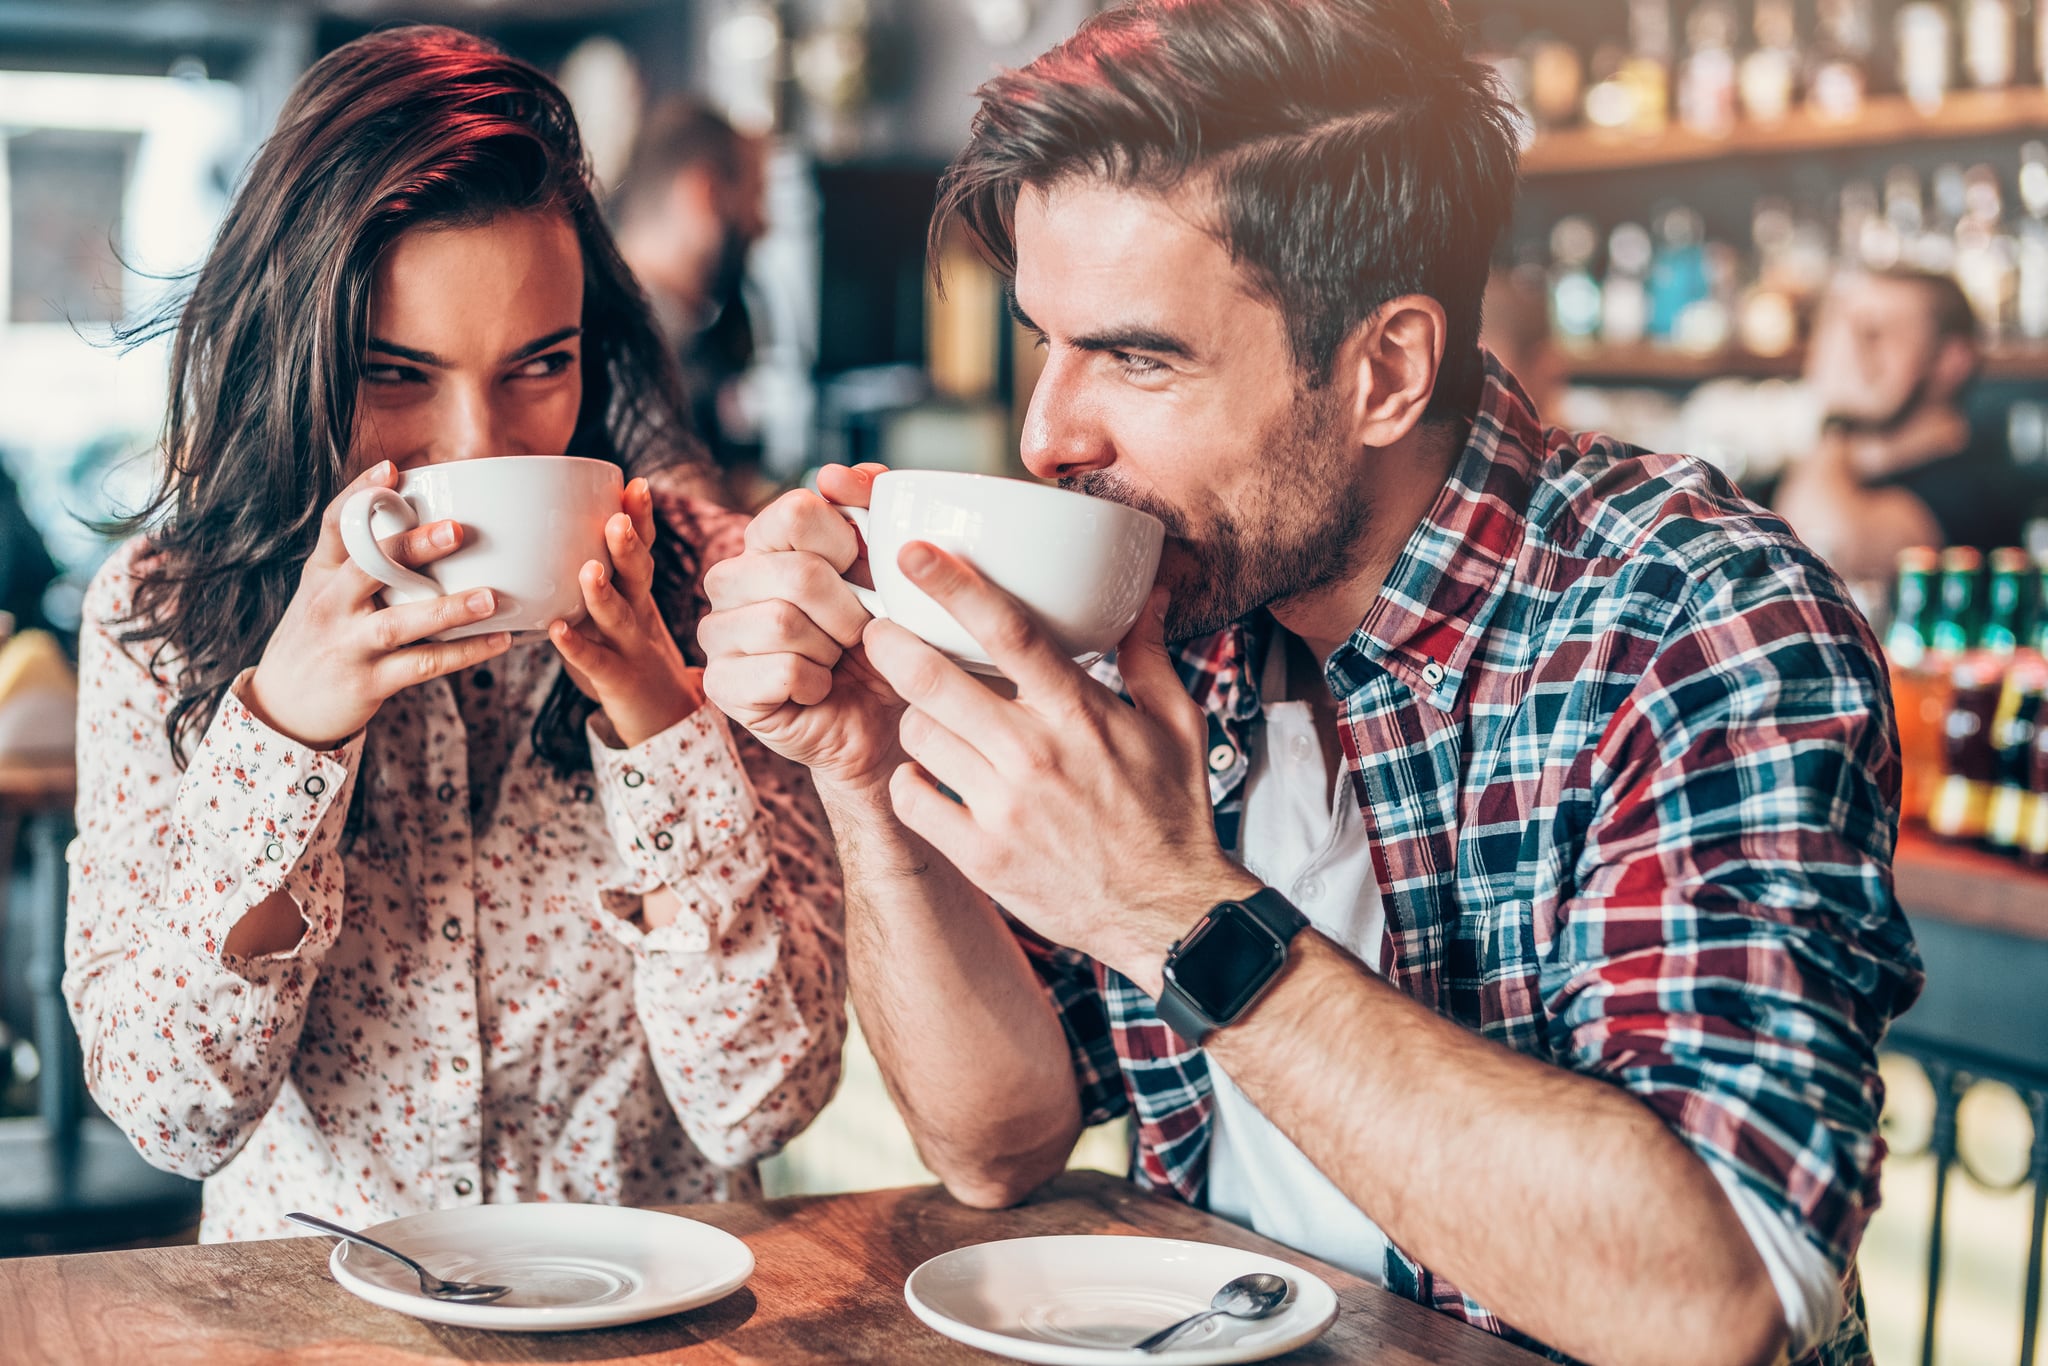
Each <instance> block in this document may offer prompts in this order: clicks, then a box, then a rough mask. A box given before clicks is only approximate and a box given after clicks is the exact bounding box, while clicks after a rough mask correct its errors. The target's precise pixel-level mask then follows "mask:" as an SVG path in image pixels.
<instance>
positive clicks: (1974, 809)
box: [1927, 546, 2004, 842]
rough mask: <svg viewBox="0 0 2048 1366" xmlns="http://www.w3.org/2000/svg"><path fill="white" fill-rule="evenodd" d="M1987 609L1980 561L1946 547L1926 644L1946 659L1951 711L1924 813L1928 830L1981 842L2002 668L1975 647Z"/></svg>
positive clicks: (1993, 770) (1993, 773) (1994, 762)
mask: <svg viewBox="0 0 2048 1366" xmlns="http://www.w3.org/2000/svg"><path fill="white" fill-rule="evenodd" d="M1984 606H1985V583H1984V557H1983V556H1982V555H1981V554H1980V553H1979V552H1977V551H1976V550H1973V549H1971V548H1969V547H1967V546H1950V547H1949V548H1948V549H1947V550H1944V551H1943V552H1942V553H1941V610H1940V615H1939V616H1937V617H1936V619H1935V623H1934V636H1933V640H1932V642H1931V644H1932V646H1933V650H1932V653H1933V654H1934V655H1936V656H1937V657H1938V659H1939V657H1946V660H1947V661H1948V671H1947V672H1948V706H1947V709H1946V712H1945V714H1944V716H1943V718H1942V725H1941V781H1940V782H1939V783H1938V784H1937V785H1936V787H1935V789H1934V796H1933V800H1932V802H1931V804H1930V805H1929V807H1928V812H1927V828H1928V829H1929V830H1930V831H1932V832H1933V833H1934V834H1935V835H1936V836H1938V837H1940V838H1942V839H1945V840H1956V841H1961V842H1971V841H1976V840H1979V839H1982V838H1983V836H1984V831H1985V821H1986V819H1987V817H1988V816H1989V814H1990V806H1991V788H1992V784H1993V783H1994V782H1995V781H1996V780H1997V776H1998V774H1997V768H1998V756H1997V752H1996V751H1995V750H1994V749H1993V747H1992V743H1991V723H1992V720H1993V717H1994V716H1995V715H1996V713H1997V710H1998V693H1999V687H2000V684H2001V683H2002V682H2003V678H2004V664H2003V661H2002V660H2001V659H2000V658H1999V657H1998V656H1996V655H1994V654H1992V653H1990V652H1988V651H1985V650H1980V649H1978V648H1977V647H1978V644H1979V640H1980V637H1981V634H1982V631H1983V623H1984ZM1937 667H1939V663H1938V662H1937Z"/></svg>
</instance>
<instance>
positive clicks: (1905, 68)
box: [1896, 0, 1955, 114]
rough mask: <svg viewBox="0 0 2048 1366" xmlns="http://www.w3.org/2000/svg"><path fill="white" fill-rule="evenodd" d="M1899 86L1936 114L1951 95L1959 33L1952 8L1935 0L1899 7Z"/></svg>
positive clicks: (1921, 108) (1925, 111)
mask: <svg viewBox="0 0 2048 1366" xmlns="http://www.w3.org/2000/svg"><path fill="white" fill-rule="evenodd" d="M1896 22H1897V25H1898V51H1899V87H1900V88H1901V89H1902V90H1904V91H1905V92H1906V98H1907V99H1908V100H1910V101H1911V102H1912V104H1913V107H1914V108H1915V109H1918V110H1919V111H1920V112H1921V113H1923V114H1932V113H1934V112H1935V111H1936V110H1938V109H1940V108H1941V106H1942V102H1943V101H1944V100H1946V99H1947V98H1948V91H1949V84H1950V82H1951V80H1952V79H1953V74H1952V73H1953V71H1954V66H1955V50H1954V41H1955V35H1954V31H1953V29H1952V27H1951V26H1950V23H1949V14H1948V10H1947V9H1946V8H1944V7H1943V6H1941V5H1938V4H1935V3H1934V0H1913V3H1911V4H1908V5H1902V6H1900V8H1899V12H1898V18H1897V21H1896Z"/></svg>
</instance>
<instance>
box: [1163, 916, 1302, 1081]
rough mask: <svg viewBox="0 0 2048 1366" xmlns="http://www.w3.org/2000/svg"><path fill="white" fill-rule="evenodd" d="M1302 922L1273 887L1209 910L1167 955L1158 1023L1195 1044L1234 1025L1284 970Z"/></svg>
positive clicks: (1178, 940) (1175, 943)
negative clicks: (1289, 951) (1215, 1032)
mask: <svg viewBox="0 0 2048 1366" xmlns="http://www.w3.org/2000/svg"><path fill="white" fill-rule="evenodd" d="M1307 925H1308V918H1307V917H1306V916H1304V915H1303V914H1302V913H1301V912H1300V911H1297V910H1295V909H1294V906H1293V904H1292V903H1291V902H1289V901H1288V900H1287V898H1286V897H1284V896H1282V895H1280V893H1278V892H1276V891H1274V890H1273V889H1272V888H1271V887H1261V888H1260V889H1259V890H1258V891H1256V892H1253V893H1252V894H1251V895H1250V896H1248V897H1246V898H1245V899H1244V900H1242V901H1225V902H1222V903H1221V904H1219V905H1217V906H1214V907H1211V908H1210V911H1209V913H1208V914H1207V915H1205V916H1203V917H1202V918H1201V919H1200V920H1198V921H1196V922H1195V927H1194V928H1193V929H1191V930H1189V931H1188V932H1187V933H1186V934H1184V935H1182V936H1181V937H1180V938H1179V939H1177V940H1175V941H1174V944H1173V947H1172V948H1171V949H1170V950H1168V951H1167V955H1166V969H1165V974H1164V976H1165V985H1164V986H1163V987H1162V988H1161V989H1160V992H1159V1018H1160V1019H1162V1020H1164V1021H1166V1024H1167V1027H1168V1028H1170V1029H1172V1030H1173V1032H1174V1033H1176V1034H1178V1035H1180V1036H1181V1037H1182V1038H1183V1039H1186V1040H1187V1041H1188V1042H1189V1043H1192V1044H1199V1043H1201V1042H1202V1040H1203V1039H1205V1038H1207V1037H1208V1036H1209V1035H1210V1033H1212V1032H1213V1031H1215V1030H1218V1029H1221V1028H1223V1027H1224V1026H1225V1025H1229V1024H1234V1023H1235V1022H1236V1021H1237V1019H1238V1017H1239V1016H1241V1015H1243V1014H1244V1013H1245V1012H1246V1011H1247V1010H1250V1009H1251V1008H1252V1002H1254V1001H1256V1000H1258V999H1259V997H1260V996H1262V995H1264V994H1265V991H1266V988H1267V987H1269V986H1271V985H1272V984H1273V979H1274V978H1275V977H1278V976H1279V975H1280V970H1281V969H1282V968H1284V967H1286V966H1287V946H1288V945H1289V944H1290V943H1292V942H1293V940H1294V936H1295V935H1297V934H1299V933H1301V931H1302V930H1303V928H1305V927H1306V926H1307Z"/></svg>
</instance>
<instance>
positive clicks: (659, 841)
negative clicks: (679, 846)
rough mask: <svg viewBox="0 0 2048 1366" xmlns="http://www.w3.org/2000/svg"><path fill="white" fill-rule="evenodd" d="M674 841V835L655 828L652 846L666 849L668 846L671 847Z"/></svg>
mask: <svg viewBox="0 0 2048 1366" xmlns="http://www.w3.org/2000/svg"><path fill="white" fill-rule="evenodd" d="M675 842H676V837H675V836H674V835H671V834H670V833H669V832H668V831H666V830H657V831H655V832H654V847H655V848H657V849H662V850H667V849H669V848H672V847H673V846H674V845H675Z"/></svg>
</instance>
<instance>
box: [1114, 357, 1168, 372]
mask: <svg viewBox="0 0 2048 1366" xmlns="http://www.w3.org/2000/svg"><path fill="white" fill-rule="evenodd" d="M1109 354H1110V356H1111V357H1112V358H1113V359H1114V360H1115V361H1116V363H1117V364H1118V365H1121V366H1122V367H1123V368H1124V373H1125V374H1128V375H1132V376H1143V375H1158V374H1163V373H1165V371H1166V367H1165V366H1164V365H1162V364H1160V363H1159V362H1158V361H1156V360H1153V359H1152V358H1151V357H1150V356H1134V355H1132V354H1131V353H1130V352H1128V351H1112V352H1110V353H1109Z"/></svg>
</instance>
